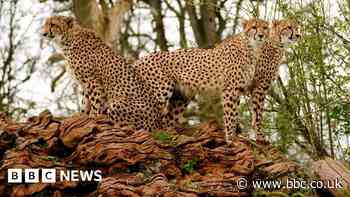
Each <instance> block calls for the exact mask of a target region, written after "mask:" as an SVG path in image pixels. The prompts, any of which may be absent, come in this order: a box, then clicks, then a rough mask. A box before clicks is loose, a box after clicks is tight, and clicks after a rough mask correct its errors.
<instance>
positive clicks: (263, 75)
mask: <svg viewBox="0 0 350 197" xmlns="http://www.w3.org/2000/svg"><path fill="white" fill-rule="evenodd" d="M300 37H301V34H300V28H299V26H298V25H297V24H295V23H293V22H292V21H289V20H281V21H274V22H272V27H271V28H270V36H269V39H267V40H266V41H265V43H264V44H263V45H262V46H261V47H260V48H259V49H258V51H257V60H256V70H255V75H254V79H253V83H252V84H251V86H250V88H249V89H250V93H251V97H252V111H253V112H252V113H253V117H252V126H253V129H254V130H255V131H256V139H257V141H258V142H266V141H265V140H266V139H265V137H264V134H263V131H262V125H261V124H262V115H263V111H264V101H265V97H266V95H267V93H268V90H269V88H270V86H271V83H272V81H274V80H275V78H276V76H277V74H278V68H279V66H280V65H281V64H282V59H283V57H284V53H285V49H286V47H288V45H289V44H292V43H295V42H296V41H298V40H299V39H300Z"/></svg>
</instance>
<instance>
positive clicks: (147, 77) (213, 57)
mask: <svg viewBox="0 0 350 197" xmlns="http://www.w3.org/2000/svg"><path fill="white" fill-rule="evenodd" d="M242 25H243V29H244V32H243V33H240V34H238V35H235V36H233V37H230V38H228V39H226V40H224V41H223V42H222V43H220V44H218V45H217V46H215V47H214V48H211V49H202V48H189V49H178V50H175V51H172V52H156V53H153V54H150V55H148V56H145V57H143V58H141V59H140V60H138V61H137V62H135V63H134V64H133V66H134V67H135V69H136V71H137V72H138V73H139V75H140V76H142V78H143V81H144V82H145V83H148V84H149V85H150V88H151V89H152V90H153V92H154V94H155V95H156V98H157V99H158V101H159V103H161V105H162V106H165V107H167V105H168V102H169V99H170V98H171V96H172V94H173V93H174V92H180V93H181V94H182V95H184V96H185V97H186V98H193V97H194V96H195V95H196V94H199V95H201V94H205V95H210V94H216V95H221V98H222V105H223V107H224V126H225V138H226V141H227V142H231V141H232V138H233V137H235V134H236V133H235V132H236V124H237V116H238V110H237V107H238V105H239V100H240V95H241V94H242V92H243V91H244V88H245V87H247V86H248V84H249V83H250V81H251V80H252V79H253V76H254V69H255V67H254V64H255V63H254V60H255V57H254V51H255V49H256V48H258V47H259V46H260V45H261V44H262V43H263V42H264V40H265V38H266V37H267V36H268V35H269V28H268V26H269V24H268V22H266V21H263V20H259V19H251V20H248V21H244V22H243V23H242Z"/></svg>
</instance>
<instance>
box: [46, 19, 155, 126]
mask: <svg viewBox="0 0 350 197" xmlns="http://www.w3.org/2000/svg"><path fill="white" fill-rule="evenodd" d="M42 34H43V35H44V36H45V37H48V38H50V39H52V40H53V41H54V42H55V43H56V44H57V45H58V46H59V47H60V48H61V49H62V52H63V54H64V57H65V59H66V60H67V62H68V66H69V68H70V70H71V73H72V74H73V75H74V76H75V78H76V80H77V81H78V82H79V84H80V85H81V86H82V89H83V92H84V96H85V101H86V105H85V111H86V112H87V113H88V114H89V115H91V116H95V115H98V114H102V113H104V112H105V111H106V113H107V114H108V115H109V116H110V117H111V118H112V119H114V120H116V121H118V122H122V123H124V124H129V125H131V126H134V127H135V128H137V129H146V130H152V129H154V128H157V127H158V123H157V121H158V119H159V113H158V110H157V100H156V99H155V98H154V97H153V93H152V92H151V90H150V89H149V88H148V86H147V84H144V83H142V80H141V79H140V78H139V77H138V76H137V75H136V72H135V70H134V68H133V67H131V66H130V65H128V64H127V63H126V61H125V59H124V58H122V57H121V56H120V55H118V54H116V53H115V52H114V51H113V50H112V49H111V48H110V47H108V46H107V45H106V44H105V43H104V42H103V41H102V40H101V39H100V38H99V37H98V36H96V34H95V33H94V32H93V31H92V30H89V29H86V28H82V27H81V26H80V25H79V24H78V23H77V22H76V21H75V20H74V19H73V18H72V17H65V16H52V17H49V18H48V19H47V20H46V22H45V24H44V25H43V28H42Z"/></svg>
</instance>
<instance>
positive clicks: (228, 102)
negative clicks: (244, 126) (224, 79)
mask: <svg viewBox="0 0 350 197" xmlns="http://www.w3.org/2000/svg"><path fill="white" fill-rule="evenodd" d="M239 94H240V90H239V88H238V87H232V88H231V87H227V88H225V89H224V91H223V98H222V99H223V101H222V102H223V107H224V125H225V139H226V143H228V144H231V143H232V141H233V139H234V138H235V137H236V135H237V133H236V130H237V124H238V107H239V102H240V96H239Z"/></svg>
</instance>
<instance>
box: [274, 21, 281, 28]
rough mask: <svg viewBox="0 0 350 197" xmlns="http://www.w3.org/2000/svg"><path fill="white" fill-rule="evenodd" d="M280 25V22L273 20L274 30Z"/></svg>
mask: <svg viewBox="0 0 350 197" xmlns="http://www.w3.org/2000/svg"><path fill="white" fill-rule="evenodd" d="M279 24H280V21H279V20H273V21H272V28H275V27H277V26H278V25H279Z"/></svg>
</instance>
